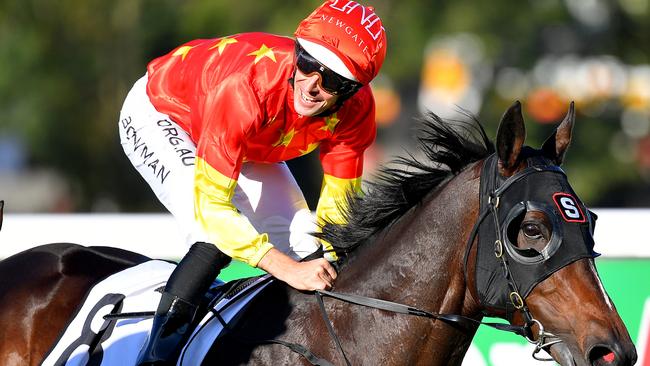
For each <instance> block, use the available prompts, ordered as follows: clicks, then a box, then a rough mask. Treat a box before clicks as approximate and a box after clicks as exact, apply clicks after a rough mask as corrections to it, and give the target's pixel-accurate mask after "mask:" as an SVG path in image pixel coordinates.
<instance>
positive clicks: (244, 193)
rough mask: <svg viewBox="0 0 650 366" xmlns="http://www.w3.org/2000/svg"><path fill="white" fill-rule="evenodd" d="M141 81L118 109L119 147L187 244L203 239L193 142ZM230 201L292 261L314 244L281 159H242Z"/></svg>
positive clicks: (308, 217)
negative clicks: (196, 212) (158, 107)
mask: <svg viewBox="0 0 650 366" xmlns="http://www.w3.org/2000/svg"><path fill="white" fill-rule="evenodd" d="M146 83H147V76H146V75H145V76H144V77H142V78H141V79H140V80H138V81H137V82H136V83H135V85H134V86H133V88H132V89H131V91H130V92H129V94H128V95H127V97H126V100H125V102H124V105H123V107H122V110H121V112H120V121H119V131H120V139H121V143H122V148H123V149H124V152H125V153H126V156H127V157H128V158H129V160H130V161H131V164H133V166H134V167H135V168H136V170H137V171H138V172H139V173H140V174H141V175H142V177H143V178H144V179H145V180H146V181H147V183H148V184H149V186H150V187H151V189H152V190H153V192H154V193H155V194H156V196H157V197H158V199H159V200H160V202H162V204H163V205H165V207H166V208H167V210H169V212H171V213H172V215H173V216H174V217H175V218H176V220H177V221H178V223H179V225H180V227H181V230H182V232H183V234H184V235H185V236H186V244H187V245H188V247H189V245H191V244H193V243H195V242H197V241H206V238H207V235H205V233H204V232H203V230H202V229H201V227H200V225H199V224H198V222H197V221H196V219H195V216H194V196H193V194H194V160H195V154H196V146H195V144H194V142H192V140H191V138H190V136H189V135H188V134H187V133H186V132H185V131H184V130H183V129H181V128H180V127H179V126H178V125H177V124H176V123H174V122H173V121H172V120H171V118H170V117H169V116H168V115H166V114H163V113H160V112H158V111H156V109H155V108H154V107H153V105H152V104H151V102H150V100H149V97H148V96H147V94H146ZM233 204H234V205H235V207H236V208H237V209H238V210H239V211H240V212H241V214H242V215H243V216H245V217H246V218H247V219H248V220H249V221H250V222H251V224H252V225H253V227H255V229H256V230H257V231H258V232H260V233H267V234H268V235H269V240H270V241H271V243H272V244H273V245H274V246H275V247H276V248H277V249H278V250H280V251H282V252H284V253H286V254H288V255H290V256H292V257H293V258H295V259H299V258H304V257H306V256H307V255H309V254H311V253H313V252H314V251H316V249H317V248H318V247H319V245H320V244H319V242H318V240H317V239H316V238H314V237H313V236H311V235H310V233H313V232H315V231H316V229H317V226H316V224H315V219H314V217H313V214H312V213H311V211H310V210H309V207H308V206H307V202H306V201H305V198H304V196H303V194H302V192H301V190H300V188H299V186H298V184H297V183H296V181H295V179H294V177H293V175H292V174H291V172H290V171H289V168H288V167H287V165H286V164H285V163H274V164H261V163H252V162H247V163H244V164H243V166H242V169H241V173H240V175H239V179H238V181H237V187H236V188H235V195H234V198H233ZM212 244H215V245H217V246H218V245H219V243H212Z"/></svg>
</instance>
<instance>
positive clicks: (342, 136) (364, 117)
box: [320, 86, 377, 179]
mask: <svg viewBox="0 0 650 366" xmlns="http://www.w3.org/2000/svg"><path fill="white" fill-rule="evenodd" d="M336 115H338V116H340V118H341V121H340V122H339V124H338V125H337V127H336V130H334V134H333V135H332V137H331V138H330V139H328V140H325V141H323V142H322V143H321V145H320V160H321V164H322V166H323V172H324V173H325V174H327V175H331V176H334V177H337V178H345V179H354V178H359V177H361V175H362V173H363V152H364V151H365V150H366V149H367V148H368V146H370V145H371V144H372V143H373V141H374V140H375V135H376V133H377V125H376V124H375V100H374V97H373V96H372V92H371V90H370V87H369V86H366V87H364V88H362V89H361V90H359V92H358V93H357V94H356V95H355V96H354V97H353V98H351V99H350V100H348V101H346V102H345V104H344V105H343V108H341V110H339V112H337V113H336Z"/></svg>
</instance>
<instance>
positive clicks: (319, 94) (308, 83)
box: [293, 70, 338, 117]
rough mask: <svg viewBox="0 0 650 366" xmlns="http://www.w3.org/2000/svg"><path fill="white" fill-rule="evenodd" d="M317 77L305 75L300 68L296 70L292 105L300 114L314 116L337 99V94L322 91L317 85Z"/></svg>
mask: <svg viewBox="0 0 650 366" xmlns="http://www.w3.org/2000/svg"><path fill="white" fill-rule="evenodd" d="M318 78H319V76H318V75H311V76H306V75H304V74H303V73H301V72H300V70H297V71H296V76H295V78H294V86H293V107H294V109H295V110H296V113H298V114H300V115H301V116H305V117H312V116H316V115H318V114H320V113H322V112H324V111H326V110H327V109H329V108H330V107H332V106H333V105H334V104H336V101H337V100H338V96H337V95H333V94H330V93H328V92H326V91H324V90H323V89H322V88H321V87H320V86H319V85H318Z"/></svg>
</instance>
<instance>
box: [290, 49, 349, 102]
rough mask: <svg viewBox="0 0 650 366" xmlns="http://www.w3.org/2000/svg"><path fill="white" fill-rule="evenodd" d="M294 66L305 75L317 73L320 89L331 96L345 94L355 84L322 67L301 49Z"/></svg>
mask: <svg viewBox="0 0 650 366" xmlns="http://www.w3.org/2000/svg"><path fill="white" fill-rule="evenodd" d="M296 66H297V67H298V69H300V71H301V72H302V73H303V74H305V75H309V74H311V73H314V72H317V73H319V74H320V85H321V87H322V88H323V89H325V91H327V92H329V93H331V94H335V95H336V94H347V93H350V92H352V91H353V90H354V88H355V84H356V83H355V82H353V81H350V80H347V79H345V78H344V77H342V76H340V75H339V74H337V73H335V72H334V71H332V70H330V69H328V68H327V67H325V66H323V65H322V64H321V63H320V62H318V60H316V59H315V58H313V57H312V56H311V55H310V54H308V53H307V52H305V51H304V50H302V49H301V50H300V51H299V52H298V55H297V58H296Z"/></svg>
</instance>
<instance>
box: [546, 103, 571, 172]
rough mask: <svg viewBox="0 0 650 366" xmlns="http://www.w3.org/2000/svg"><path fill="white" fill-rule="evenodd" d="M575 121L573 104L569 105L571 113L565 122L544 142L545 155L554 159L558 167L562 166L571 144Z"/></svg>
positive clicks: (567, 115) (568, 113) (565, 118)
mask: <svg viewBox="0 0 650 366" xmlns="http://www.w3.org/2000/svg"><path fill="white" fill-rule="evenodd" d="M575 120H576V112H575V106H574V103H573V102H571V104H570V105H569V111H568V112H567V114H566V116H565V117H564V120H562V123H560V125H559V126H558V127H557V129H556V130H555V131H554V132H553V134H552V135H551V136H549V138H547V139H546V141H544V145H542V151H543V152H544V155H546V156H547V157H549V158H550V159H552V160H553V161H554V162H555V164H557V165H560V164H562V161H563V160H564V154H565V153H566V150H567V148H568V147H569V144H570V143H571V135H572V132H573V124H574V122H575Z"/></svg>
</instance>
